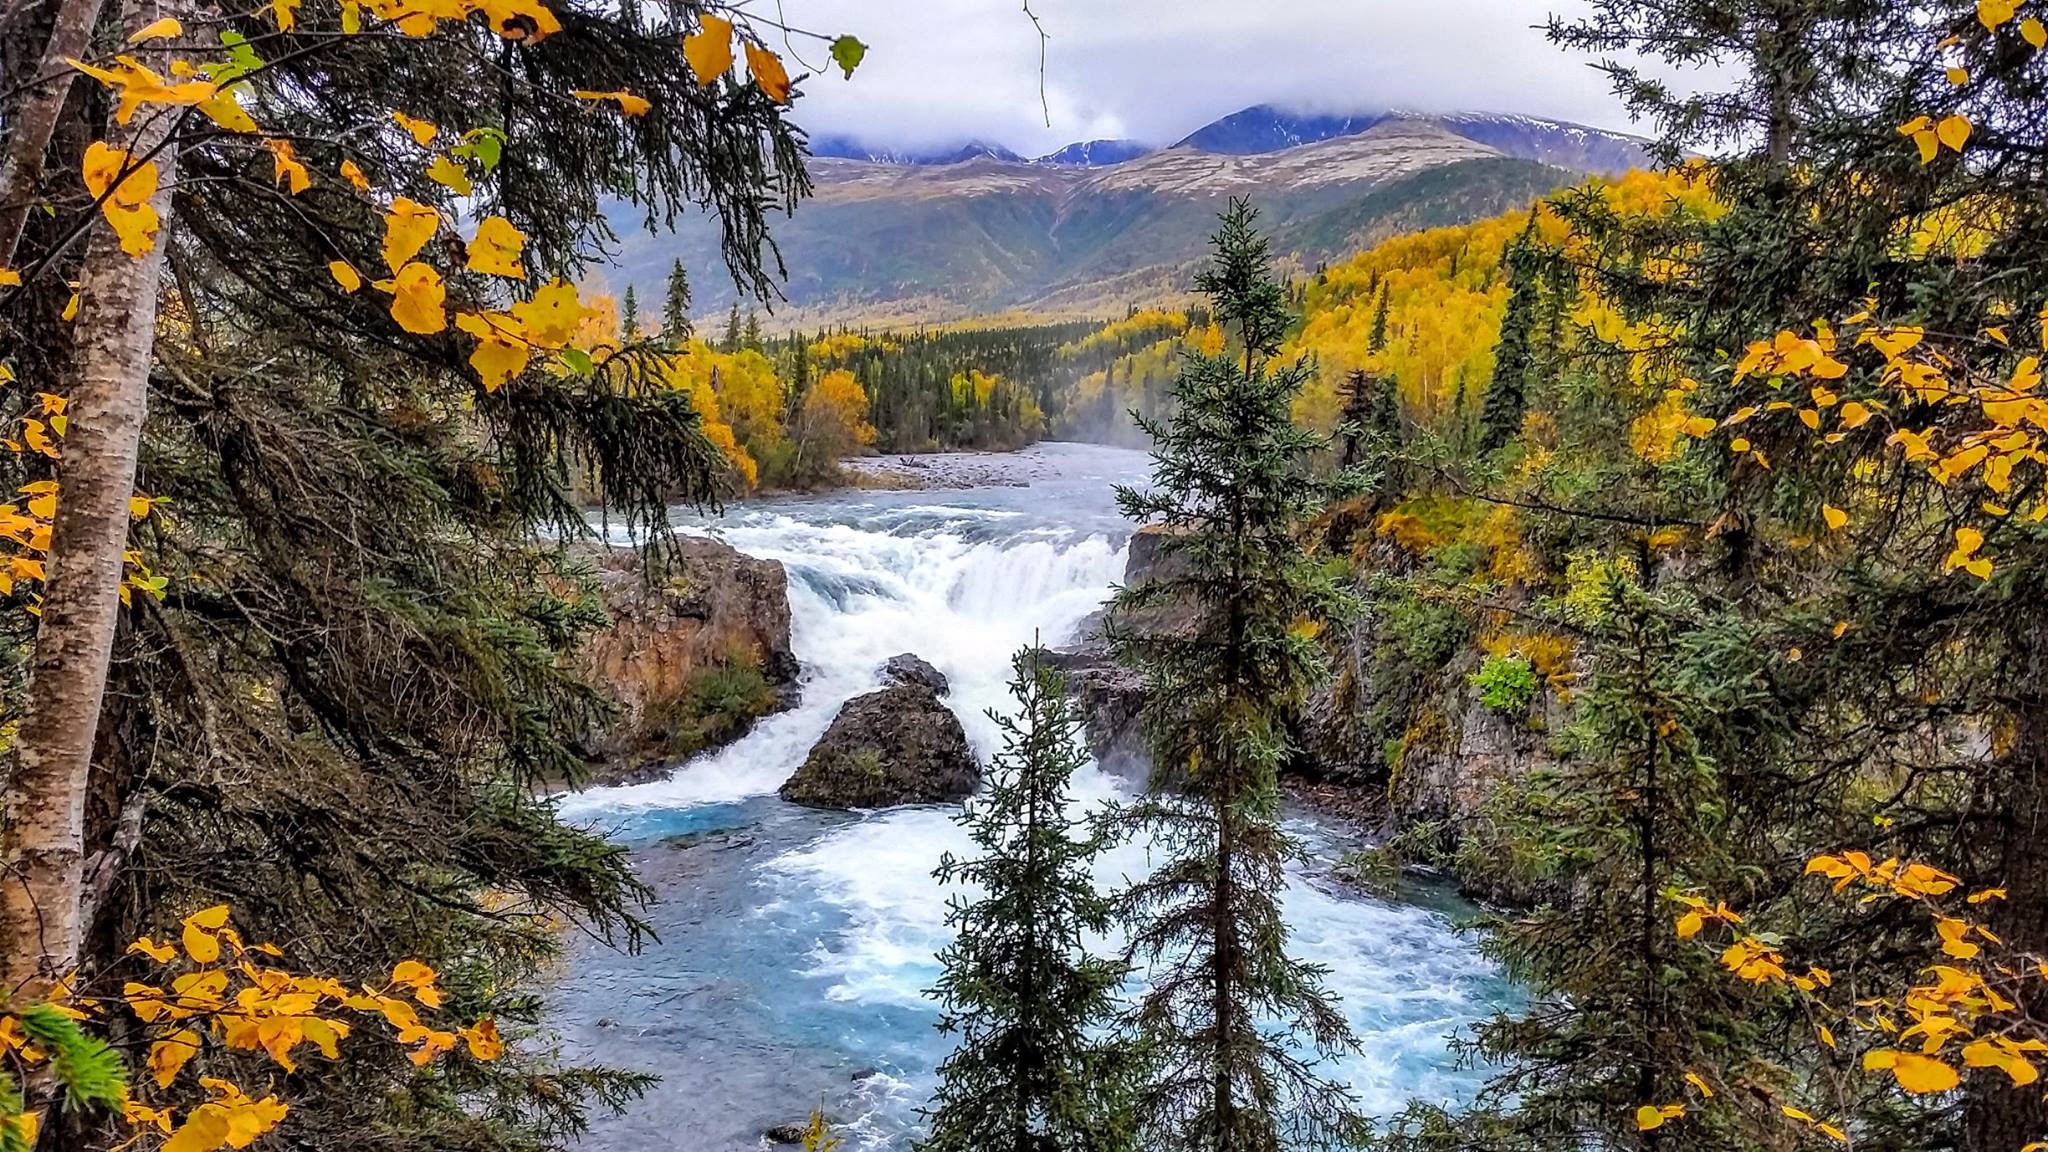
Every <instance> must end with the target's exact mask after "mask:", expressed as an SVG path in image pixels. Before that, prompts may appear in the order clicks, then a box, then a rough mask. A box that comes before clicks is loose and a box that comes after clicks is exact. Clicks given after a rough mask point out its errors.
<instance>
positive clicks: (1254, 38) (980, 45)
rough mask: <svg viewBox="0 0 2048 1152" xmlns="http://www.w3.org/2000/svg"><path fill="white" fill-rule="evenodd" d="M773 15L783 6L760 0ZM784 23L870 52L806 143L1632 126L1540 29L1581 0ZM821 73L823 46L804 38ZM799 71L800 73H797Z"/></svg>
mask: <svg viewBox="0 0 2048 1152" xmlns="http://www.w3.org/2000/svg"><path fill="white" fill-rule="evenodd" d="M755 2H756V4H757V5H760V7H759V8H758V9H757V10H760V11H762V12H763V13H764V14H766V11H767V9H768V7H769V6H770V4H772V0H755ZM782 7H783V10H784V12H785V13H786V15H787V17H788V19H789V22H790V23H792V24H795V25H800V26H803V27H806V28H810V29H812V30H815V31H819V32H828V33H840V32H851V33H853V34H855V35H857V36H859V37H860V38H861V39H862V40H864V41H866V42H867V43H868V45H869V46H870V51H869V54H868V58H867V61H866V62H865V63H864V64H862V65H861V67H860V70H859V71H858V72H856V73H855V74H854V77H853V79H851V80H846V79H843V78H842V77H841V76H840V74H839V73H838V72H837V71H836V70H827V71H824V72H821V74H819V75H817V76H814V77H812V78H811V79H810V80H809V81H806V82H805V84H804V97H803V99H802V101H801V102H800V103H799V104H798V112H799V115H798V117H797V119H798V121H799V122H800V123H802V124H803V125H804V126H805V127H806V128H809V129H810V130H811V131H812V133H813V134H819V135H831V134H845V135H850V136H855V137H857V138H859V139H861V140H863V141H866V142H868V143H870V144H877V145H886V146H899V147H900V146H928V145H935V144H947V143H954V142H957V141H961V140H965V139H968V138H976V137H978V138H981V139H986V140H991V141H993V142H995V143H1000V144H1005V145H1008V146H1009V147H1012V148H1015V149H1016V150H1018V151H1019V152H1022V153H1025V154H1026V155H1037V154H1041V153H1044V152H1049V151H1051V150H1053V149H1055V148H1058V147H1059V146H1061V145H1063V144H1068V143H1071V142H1073V141H1076V140H1087V139H1096V138H1112V137H1131V138H1134V139H1138V140H1142V141H1144V142H1146V143H1150V144H1169V143H1172V142H1173V141H1175V140H1178V139H1179V138H1180V137H1182V136H1184V135H1186V134H1187V133H1188V132H1190V131H1193V130H1194V129H1195V128H1198V127H1200V126H1201V125H1203V124H1205V123H1207V122H1209V121H1210V120H1213V119H1215V118H1216V117H1218V116H1221V115H1224V114H1226V113H1229V112H1233V111H1236V110H1237V109H1239V108H1242V107H1245V106H1247V105H1250V104H1260V103H1275V104H1283V105H1287V106H1290V107H1311V108H1316V109H1320V110H1341V111H1351V110H1356V109H1367V108H1377V107H1387V106H1398V107H1404V108H1416V109H1420V110H1424V111H1467V110H1470V111H1488V112H1523V113H1529V114H1532V115H1538V116H1549V117H1554V118H1557V119H1563V120H1573V121H1577V122H1579V123H1583V124H1591V125H1594V126H1597V127H1602V128H1616V129H1627V128H1629V126H1630V125H1629V123H1628V118H1627V116H1626V115H1625V114H1624V113H1623V112H1622V110H1621V108H1620V106H1619V104H1618V103H1617V102H1616V101H1615V99H1614V98H1613V97H1612V96H1611V95H1610V94H1609V92H1608V90H1607V82H1606V80H1605V79H1604V78H1603V77H1602V76H1600V75H1599V74H1598V73H1596V72H1594V71H1593V70H1592V69H1591V68H1590V67H1588V60H1587V59H1586V58H1584V57H1579V56H1573V55H1570V54H1567V53H1565V52H1562V51H1560V50H1558V49H1557V48H1554V47H1552V46H1551V45H1550V44H1549V43H1547V42H1546V41H1545V40H1544V38H1543V33H1542V32H1541V30H1540V29H1538V28H1537V27H1536V25H1540V24H1541V23H1543V21H1544V19H1545V17H1546V16H1547V15H1548V14H1549V13H1550V12H1552V11H1559V10H1562V11H1566V12H1571V11H1576V10H1578V9H1579V8H1581V7H1582V0H1228V2H1223V0H1032V4H1031V7H1032V10H1033V11H1035V12H1036V13H1037V14H1038V17H1039V20H1040V21H1041V22H1042V23H1043V24H1044V25H1045V30H1046V32H1047V33H1048V35H1050V37H1051V40H1050V42H1049V43H1048V44H1047V45H1046V71H1045V88H1046V102H1047V104H1048V105H1049V106H1050V109H1051V114H1052V126H1051V127H1047V126H1046V123H1045V114H1044V112H1043V110H1042V109H1041V106H1040V103H1039V96H1038V84H1039V69H1038V53H1039V41H1038V34H1037V32H1036V31H1035V30H1034V29H1033V28H1032V26H1031V22H1030V20H1029V19H1027V18H1026V16H1025V15H1024V12H1023V9H1022V7H1021V4H1020V0H782ZM793 44H794V47H795V48H796V49H797V50H798V52H799V53H801V54H802V55H803V56H804V57H806V58H807V59H809V60H810V62H811V63H812V64H813V65H823V64H825V63H826V61H825V60H824V55H825V54H824V51H823V49H822V47H819V46H816V45H815V43H814V42H807V41H801V40H799V41H794V42H793ZM796 70H797V68H796V67H792V68H791V71H792V72H794V71H796Z"/></svg>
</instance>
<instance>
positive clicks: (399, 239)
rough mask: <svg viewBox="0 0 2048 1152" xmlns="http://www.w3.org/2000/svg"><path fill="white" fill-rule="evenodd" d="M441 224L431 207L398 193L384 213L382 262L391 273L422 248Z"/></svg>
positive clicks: (436, 213)
mask: <svg viewBox="0 0 2048 1152" xmlns="http://www.w3.org/2000/svg"><path fill="white" fill-rule="evenodd" d="M440 227H441V214H440V213H439V212H436V211H435V210H434V209H433V208H432V207H431V206H429V205H426V204H417V203H414V202H413V201H411V200H408V199H406V198H405V197H403V196H400V197H399V198H398V199H396V200H393V201H392V202H391V210H390V211H389V212H386V213H385V214H384V263H385V264H386V265H388V266H389V267H390V268H391V270H392V271H393V272H396V271H398V270H399V269H400V268H402V267H404V266H405V265H406V264H407V263H408V262H410V261H411V260H412V258H413V257H414V256H416V255H418V254H419V250H420V249H421V248H424V247H426V244H427V241H429V240H431V239H433V238H434V233H435V232H436V231H438V230H439V229H440Z"/></svg>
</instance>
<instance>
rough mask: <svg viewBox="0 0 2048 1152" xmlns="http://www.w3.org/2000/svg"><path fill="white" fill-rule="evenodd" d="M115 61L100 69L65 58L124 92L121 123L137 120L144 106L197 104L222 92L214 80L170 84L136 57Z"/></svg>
mask: <svg viewBox="0 0 2048 1152" xmlns="http://www.w3.org/2000/svg"><path fill="white" fill-rule="evenodd" d="M114 61H115V66H114V67H112V68H98V67H94V66H93V65H91V64H87V63H85V62H84V61H81V60H74V59H72V58H70V57H68V56H67V57H65V59H64V62H65V63H66V64H69V65H71V66H72V67H73V68H76V69H78V70H79V71H80V72H83V73H85V74H86V75H87V76H90V77H92V78H93V79H95V80H97V81H99V82H100V83H102V84H105V85H106V86H107V87H109V88H112V89H115V90H116V91H118V92H119V93H120V98H119V99H118V100H117V101H116V102H115V104H114V122H115V123H117V124H126V123H128V121H130V120H132V119H134V118H135V110H136V109H138V108H140V107H142V106H143V105H144V104H176V105H194V104H199V103H202V102H204V101H205V100H207V99H209V98H210V97H212V96H213V94H214V93H215V92H217V91H219V90H220V86H219V85H217V84H215V83H214V82H213V81H211V80H187V81H184V82H182V83H177V84H172V83H169V82H168V81H166V80H165V79H164V78H163V77H162V76H160V75H158V74H157V73H156V72H154V71H151V70H150V69H148V68H145V67H144V66H143V65H142V63H141V61H139V60H137V59H135V57H133V56H116V57H115V58H114Z"/></svg>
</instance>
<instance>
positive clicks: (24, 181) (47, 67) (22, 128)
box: [0, 0, 101, 267]
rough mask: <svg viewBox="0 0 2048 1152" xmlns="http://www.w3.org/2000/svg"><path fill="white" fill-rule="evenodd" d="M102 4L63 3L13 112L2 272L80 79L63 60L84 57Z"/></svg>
mask: <svg viewBox="0 0 2048 1152" xmlns="http://www.w3.org/2000/svg"><path fill="white" fill-rule="evenodd" d="M100 4H101V0H64V3H63V5H62V6H61V7H60V8H58V9H57V20H56V23H55V24H54V25H52V27H51V29H50V39H49V42H48V43H46V44H45V45H44V46H43V53H42V67H41V68H40V69H38V70H37V72H36V74H35V75H36V79H37V83H35V84H33V85H32V86H30V87H29V89H28V90H27V91H26V92H24V93H23V94H22V96H21V99H20V101H19V102H18V103H17V104H16V105H15V107H14V109H13V112H14V126H13V130H12V131H11V132H10V133H9V134H8V137H7V151H6V154H5V155H4V156H0V267H11V266H13V264H14V251H15V249H16V247H18V246H19V245H20V243H21V232H22V229H23V228H24V227H26V226H27V224H28V213H29V209H30V208H32V207H34V205H35V199H36V191H37V189H38V188H39V187H40V186H41V184H42V181H43V160H44V157H45V155H46V154H47V153H48V152H49V150H50V134H51V133H52V132H54V131H55V130H56V128H57V116H58V114H59V113H61V112H62V111H63V110H64V101H65V100H66V99H68V98H69V97H70V95H71V81H72V79H73V78H74V77H76V76H77V75H78V73H77V72H76V71H74V70H73V69H72V68H71V66H70V65H69V64H66V63H65V62H64V60H65V57H67V56H68V57H73V58H78V57H83V56H84V55H85V50H86V43H87V42H88V41H89V40H90V39H91V38H92V26H93V25H94V24H96V23H98V22H99V18H100ZM15 15H16V16H17V17H18V16H19V15H20V14H19V13H16V14H15Z"/></svg>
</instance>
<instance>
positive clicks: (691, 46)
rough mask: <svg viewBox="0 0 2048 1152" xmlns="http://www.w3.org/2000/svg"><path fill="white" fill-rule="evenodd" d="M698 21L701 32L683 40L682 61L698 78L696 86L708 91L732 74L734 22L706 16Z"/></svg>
mask: <svg viewBox="0 0 2048 1152" xmlns="http://www.w3.org/2000/svg"><path fill="white" fill-rule="evenodd" d="M697 22H698V30H697V31H695V32H692V33H690V34H689V35H688V36H685V37H683V59H684V60H686V61H688V62H689V65H690V72H691V74H693V75H695V76H696V77H697V86H698V87H700V88H709V87H710V86H711V85H713V84H716V83H718V78H719V77H720V76H723V75H725V74H726V73H727V72H730V71H732V21H730V20H726V19H723V18H721V17H718V16H712V15H710V14H708V13H707V14H705V15H702V16H699V17H698V18H697Z"/></svg>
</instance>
